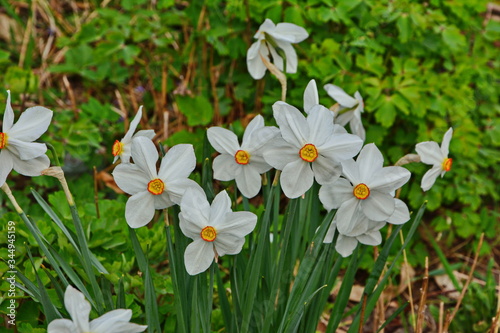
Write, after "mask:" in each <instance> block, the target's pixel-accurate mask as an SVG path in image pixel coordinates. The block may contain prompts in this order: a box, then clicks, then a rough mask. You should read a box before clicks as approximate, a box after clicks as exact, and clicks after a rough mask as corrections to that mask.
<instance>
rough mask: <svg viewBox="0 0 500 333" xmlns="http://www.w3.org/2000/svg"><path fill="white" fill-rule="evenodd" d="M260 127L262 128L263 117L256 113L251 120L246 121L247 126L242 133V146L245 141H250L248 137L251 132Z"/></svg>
mask: <svg viewBox="0 0 500 333" xmlns="http://www.w3.org/2000/svg"><path fill="white" fill-rule="evenodd" d="M261 128H264V117H262V116H261V115H260V114H258V115H256V116H255V117H254V118H253V119H252V121H250V122H249V123H248V125H247V128H246V129H245V133H244V134H243V143H242V147H243V146H244V144H245V143H246V142H247V141H250V137H251V136H252V134H253V133H254V132H255V131H256V130H258V129H261Z"/></svg>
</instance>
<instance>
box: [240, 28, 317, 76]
mask: <svg viewBox="0 0 500 333" xmlns="http://www.w3.org/2000/svg"><path fill="white" fill-rule="evenodd" d="M266 34H267V35H269V36H270V37H271V38H273V39H274V42H275V43H276V45H277V46H278V47H279V48H281V49H283V51H284V52H285V56H286V72H287V73H295V72H297V63H298V60H297V53H295V50H294V49H293V46H292V43H300V42H302V41H303V40H304V39H306V38H307V37H308V36H309V34H308V33H307V31H306V30H305V29H304V28H302V27H299V26H298V25H295V24H292V23H278V24H277V25H275V24H274V23H273V21H271V20H270V19H266V20H265V21H264V23H262V25H261V26H260V27H259V30H258V31H257V33H256V34H255V36H254V38H256V39H257V41H256V42H255V43H253V44H252V45H251V46H250V48H249V49H248V52H247V66H248V72H250V75H251V76H252V77H253V78H254V79H255V80H259V79H262V78H263V77H264V74H265V73H266V70H267V67H266V66H265V65H264V62H263V61H262V59H261V57H265V58H266V59H268V60H269V51H270V52H271V55H272V57H273V62H274V65H276V67H278V69H279V70H280V71H283V58H281V56H279V55H278V52H276V49H275V47H274V46H273V45H271V43H270V42H269V41H267V40H266Z"/></svg>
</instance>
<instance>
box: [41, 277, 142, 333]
mask: <svg viewBox="0 0 500 333" xmlns="http://www.w3.org/2000/svg"><path fill="white" fill-rule="evenodd" d="M64 306H65V307H66V310H67V311H68V313H69V315H70V316H71V319H72V320H69V319H56V320H53V321H51V322H50V323H49V326H48V328H47V332H48V333H137V332H144V331H145V330H146V328H147V326H146V325H137V324H133V323H130V319H131V318H132V310H128V309H117V310H113V311H110V312H108V313H105V314H104V315H102V316H100V317H99V318H97V319H94V320H92V321H91V322H89V315H90V303H89V302H88V301H87V300H86V299H85V297H84V296H83V294H82V293H81V292H80V291H78V290H77V289H75V288H73V287H72V286H69V285H68V287H67V288H66V292H65V293H64Z"/></svg>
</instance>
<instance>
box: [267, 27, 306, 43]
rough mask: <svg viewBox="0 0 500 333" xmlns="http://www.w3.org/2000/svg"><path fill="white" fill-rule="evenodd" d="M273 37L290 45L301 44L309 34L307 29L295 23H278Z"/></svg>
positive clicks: (272, 34)
mask: <svg viewBox="0 0 500 333" xmlns="http://www.w3.org/2000/svg"><path fill="white" fill-rule="evenodd" d="M270 34H271V36H273V37H274V38H276V39H277V40H282V41H285V42H289V43H300V42H302V41H303V40H304V39H306V38H307V37H309V33H308V32H307V31H306V29H304V28H302V27H299V26H298V25H296V24H293V23H286V22H285V23H278V24H277V25H276V28H275V29H274V31H273V32H272V33H270Z"/></svg>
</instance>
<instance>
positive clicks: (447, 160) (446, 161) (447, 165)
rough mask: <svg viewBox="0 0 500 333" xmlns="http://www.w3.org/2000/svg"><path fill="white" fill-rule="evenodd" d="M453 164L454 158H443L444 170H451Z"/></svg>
mask: <svg viewBox="0 0 500 333" xmlns="http://www.w3.org/2000/svg"><path fill="white" fill-rule="evenodd" d="M452 164H453V159H452V158H445V159H444V160H443V164H442V165H441V167H442V168H443V170H444V171H450V170H451V165H452Z"/></svg>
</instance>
